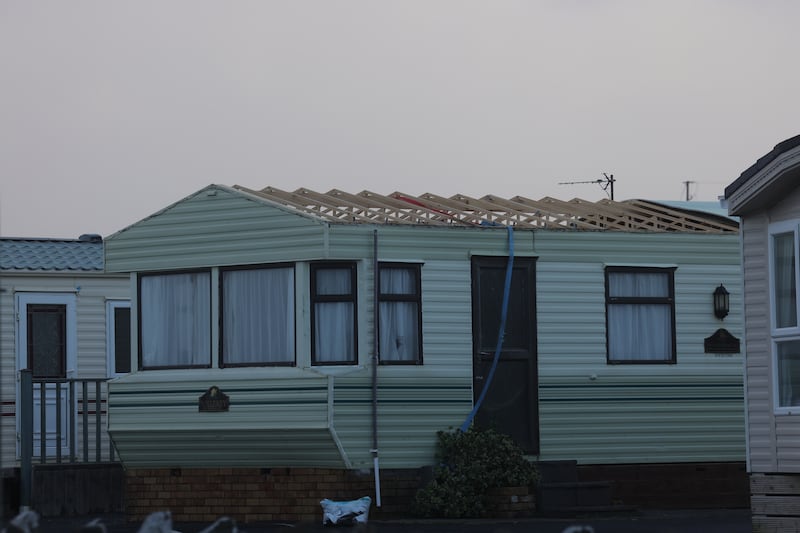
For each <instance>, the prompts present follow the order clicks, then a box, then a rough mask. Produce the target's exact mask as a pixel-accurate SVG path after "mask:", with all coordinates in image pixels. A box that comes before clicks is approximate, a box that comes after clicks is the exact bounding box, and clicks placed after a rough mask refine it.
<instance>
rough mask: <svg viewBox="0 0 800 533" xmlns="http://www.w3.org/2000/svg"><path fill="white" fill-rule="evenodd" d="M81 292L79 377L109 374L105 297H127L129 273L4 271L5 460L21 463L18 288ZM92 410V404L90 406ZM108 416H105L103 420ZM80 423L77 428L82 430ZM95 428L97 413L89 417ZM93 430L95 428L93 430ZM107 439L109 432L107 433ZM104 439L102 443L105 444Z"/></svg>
mask: <svg viewBox="0 0 800 533" xmlns="http://www.w3.org/2000/svg"><path fill="white" fill-rule="evenodd" d="M64 291H68V292H72V293H75V294H76V295H77V326H76V327H77V336H78V338H77V341H78V343H77V344H78V347H77V348H78V368H77V369H76V375H75V377H78V378H105V377H107V376H106V301H107V300H108V299H120V300H127V299H129V297H130V281H129V278H128V277H127V276H125V275H114V276H111V275H103V274H52V273H51V274H44V273H42V274H21V273H9V272H5V273H3V275H2V277H1V278H0V319H2V327H0V351H1V352H2V354H3V357H2V360H0V365H2V367H0V379H2V382H1V383H0V389H1V390H2V400H1V401H2V417H0V420H1V421H2V428H1V430H2V431H0V437H2V443H1V444H2V464H3V466H12V465H15V464H17V458H16V418H15V416H16V412H17V405H16V400H17V398H16V391H17V381H16V376H17V370H18V368H17V351H16V342H17V339H16V329H17V328H16V312H17V310H16V309H15V296H16V295H17V294H18V293H20V292H40V293H63V292H64ZM90 409H92V410H93V409H94V408H93V406H90ZM104 420H105V417H103V424H104V423H105V422H104ZM82 429H83V428H82V426H80V425H79V426H78V431H82ZM90 431H91V432H93V431H94V415H93V414H92V415H91V416H90ZM92 435H93V433H92ZM103 438H104V439H105V433H104V437H103ZM106 442H107V441H105V440H104V448H107V444H106Z"/></svg>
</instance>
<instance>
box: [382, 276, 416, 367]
mask: <svg viewBox="0 0 800 533" xmlns="http://www.w3.org/2000/svg"><path fill="white" fill-rule="evenodd" d="M378 271H379V283H378V286H379V291H378V322H379V327H378V337H379V342H380V359H381V362H382V363H412V364H417V363H421V362H422V320H421V307H422V302H421V287H420V266H419V265H408V264H402V263H381V264H380V265H379V267H378Z"/></svg>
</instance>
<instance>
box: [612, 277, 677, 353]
mask: <svg viewBox="0 0 800 533" xmlns="http://www.w3.org/2000/svg"><path fill="white" fill-rule="evenodd" d="M676 270H677V267H674V266H669V267H658V266H635V265H630V266H606V267H605V269H604V273H603V275H604V279H605V321H606V364H609V365H674V364H677V362H678V360H677V333H676V329H677V328H676V321H675V271H676ZM610 273H628V274H665V275H667V277H668V292H669V294H668V295H667V296H666V297H641V296H614V297H612V296H611V295H610V283H609V274H610ZM616 304H624V305H636V304H638V305H648V304H659V305H669V317H670V329H671V331H670V332H669V333H668V334H669V336H670V342H671V345H672V346H671V347H672V350H671V353H670V357H669V358H668V359H613V358H612V354H611V327H610V322H609V308H610V306H612V305H616Z"/></svg>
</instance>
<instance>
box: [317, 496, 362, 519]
mask: <svg viewBox="0 0 800 533" xmlns="http://www.w3.org/2000/svg"><path fill="white" fill-rule="evenodd" d="M319 504H320V505H321V506H322V524H323V525H335V526H342V525H355V524H366V523H367V519H368V518H369V506H370V505H372V498H370V497H369V496H364V497H363V498H359V499H357V500H351V501H349V502H335V501H332V500H329V499H327V498H325V499H324V500H322V501H320V502H319Z"/></svg>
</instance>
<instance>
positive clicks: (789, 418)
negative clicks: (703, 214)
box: [742, 187, 800, 473]
mask: <svg viewBox="0 0 800 533" xmlns="http://www.w3.org/2000/svg"><path fill="white" fill-rule="evenodd" d="M795 219H797V220H800V187H799V188H796V189H795V190H794V191H793V192H792V194H790V195H788V196H787V197H786V198H784V199H783V201H781V202H780V203H778V204H776V205H775V206H773V207H772V208H771V209H769V211H767V212H760V213H753V214H748V215H747V216H745V217H744V221H743V224H742V238H743V255H744V272H745V273H744V286H745V312H746V315H747V331H746V335H747V390H748V396H747V402H748V403H747V409H748V424H749V428H748V429H749V439H750V442H749V445H750V468H751V470H752V472H763V473H766V472H800V439H798V437H799V436H800V416H799V415H796V414H794V415H788V414H781V415H775V414H774V400H773V399H774V390H773V387H772V384H773V374H772V372H773V371H774V369H773V368H772V354H771V350H772V348H771V336H770V313H771V309H770V303H769V302H770V299H769V283H768V279H769V275H770V273H769V272H768V267H769V257H768V247H767V243H768V240H769V234H768V227H769V224H772V223H775V222H779V221H783V220H795Z"/></svg>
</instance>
